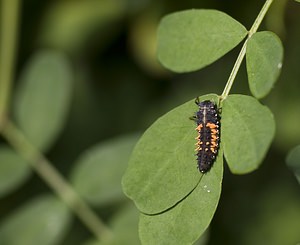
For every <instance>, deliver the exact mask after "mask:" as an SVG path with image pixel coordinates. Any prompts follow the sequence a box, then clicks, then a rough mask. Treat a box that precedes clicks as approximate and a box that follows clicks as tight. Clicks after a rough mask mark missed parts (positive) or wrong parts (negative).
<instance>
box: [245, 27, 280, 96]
mask: <svg viewBox="0 0 300 245" xmlns="http://www.w3.org/2000/svg"><path fill="white" fill-rule="evenodd" d="M282 59H283V47H282V44H281V41H280V39H279V38H278V37H277V36H276V34H275V33H273V32H269V31H263V32H257V33H255V34H253V36H252V37H251V38H250V39H249V41H248V43H247V51H246V60H247V73H248V80H249V86H250V90H251V93H252V94H253V95H254V96H255V97H256V98H263V97H264V96H266V95H267V94H268V93H269V92H270V90H271V89H272V87H273V86H274V83H275V82H276V80H277V78H278V77H279V74H280V71H281V67H282Z"/></svg>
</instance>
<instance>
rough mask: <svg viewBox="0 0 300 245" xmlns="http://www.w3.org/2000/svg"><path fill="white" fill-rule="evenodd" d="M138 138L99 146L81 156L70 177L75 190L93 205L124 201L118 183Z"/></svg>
mask: <svg viewBox="0 0 300 245" xmlns="http://www.w3.org/2000/svg"><path fill="white" fill-rule="evenodd" d="M137 140H138V136H137V135H136V134H134V135H127V136H123V137H119V138H115V139H112V140H108V141H107V142H104V143H101V144H99V145H97V146H95V147H92V148H91V149H89V150H87V151H86V152H85V153H83V154H82V155H81V156H80V158H79V160H78V162H77V163H76V164H75V168H74V169H73V172H72V174H71V182H72V183H73V185H74V187H75V189H76V190H77V191H78V193H80V195H81V196H82V197H84V198H85V200H87V201H88V202H89V203H91V204H93V205H103V204H109V203H113V202H117V201H120V200H123V199H124V198H125V196H124V194H123V192H122V188H121V179H122V175H123V174H124V172H125V169H126V167H127V163H128V160H129V156H130V154H131V152H132V149H133V147H134V145H135V143H136V142H137Z"/></svg>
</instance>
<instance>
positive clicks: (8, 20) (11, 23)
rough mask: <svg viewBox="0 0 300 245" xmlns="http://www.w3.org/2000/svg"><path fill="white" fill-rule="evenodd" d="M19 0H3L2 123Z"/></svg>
mask: <svg viewBox="0 0 300 245" xmlns="http://www.w3.org/2000/svg"><path fill="white" fill-rule="evenodd" d="M19 8H20V1H19V0H2V2H1V8H0V9H1V20H0V30H1V33H0V36H1V42H0V125H1V124H2V122H3V121H4V120H5V118H6V116H7V111H8V105H9V98H10V92H11V84H12V82H13V81H12V80H13V71H14V63H15V54H16V43H17V27H18V12H19Z"/></svg>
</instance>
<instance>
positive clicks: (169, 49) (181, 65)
mask: <svg viewBox="0 0 300 245" xmlns="http://www.w3.org/2000/svg"><path fill="white" fill-rule="evenodd" d="M246 34H247V30H246V29H245V27H244V26H243V25H242V24H240V23H239V22H237V21H236V20H235V19H233V18H231V17H230V16H229V15H227V14H225V13H223V12H220V11H217V10H210V9H192V10H185V11H180V12H176V13H172V14H169V15H167V16H166V17H164V18H163V19H162V20H161V22H160V25H159V28H158V59H159V60H160V61H161V63H162V64H163V65H164V66H165V67H166V68H168V69H170V70H172V71H175V72H189V71H195V70H198V69H201V68H203V67H205V66H207V65H209V64H211V63H213V62H214V61H216V60H217V59H219V58H220V57H222V56H223V55H224V54H226V53H227V52H229V51H230V50H231V49H233V48H234V47H235V46H236V45H238V44H239V43H240V42H241V41H242V40H243V38H244V37H245V36H246Z"/></svg>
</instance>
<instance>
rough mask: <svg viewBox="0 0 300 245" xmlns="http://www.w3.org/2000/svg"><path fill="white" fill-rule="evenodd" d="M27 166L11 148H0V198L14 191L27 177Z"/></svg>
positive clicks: (28, 169)
mask: <svg viewBox="0 0 300 245" xmlns="http://www.w3.org/2000/svg"><path fill="white" fill-rule="evenodd" d="M30 173H31V171H30V168H29V165H28V164H26V162H25V161H24V160H23V158H21V157H20V156H19V155H18V154H17V153H16V152H15V151H13V150H12V149H11V148H9V147H7V146H4V145H1V146H0V197H1V196H4V195H6V194H7V193H10V192H12V191H14V190H15V189H16V188H17V187H19V186H20V185H21V184H22V183H24V181H25V180H26V179H27V178H28V177H29V175H30Z"/></svg>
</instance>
